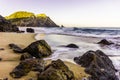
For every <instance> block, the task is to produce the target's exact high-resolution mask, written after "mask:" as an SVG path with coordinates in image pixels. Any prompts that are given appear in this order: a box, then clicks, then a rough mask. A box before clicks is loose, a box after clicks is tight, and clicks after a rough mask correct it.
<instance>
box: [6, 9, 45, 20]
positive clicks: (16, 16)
mask: <svg viewBox="0 0 120 80" xmlns="http://www.w3.org/2000/svg"><path fill="white" fill-rule="evenodd" d="M35 17H38V18H47V16H46V14H44V13H43V14H37V15H35V14H34V13H32V12H27V11H18V12H15V13H13V14H11V15H9V16H6V17H5V18H6V19H8V20H9V19H20V18H35Z"/></svg>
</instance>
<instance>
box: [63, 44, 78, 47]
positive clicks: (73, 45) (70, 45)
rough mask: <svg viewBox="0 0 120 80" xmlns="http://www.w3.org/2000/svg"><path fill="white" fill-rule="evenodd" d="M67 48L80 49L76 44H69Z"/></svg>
mask: <svg viewBox="0 0 120 80" xmlns="http://www.w3.org/2000/svg"><path fill="white" fill-rule="evenodd" d="M65 47H69V48H79V46H77V45H76V44H68V45H67V46H65Z"/></svg>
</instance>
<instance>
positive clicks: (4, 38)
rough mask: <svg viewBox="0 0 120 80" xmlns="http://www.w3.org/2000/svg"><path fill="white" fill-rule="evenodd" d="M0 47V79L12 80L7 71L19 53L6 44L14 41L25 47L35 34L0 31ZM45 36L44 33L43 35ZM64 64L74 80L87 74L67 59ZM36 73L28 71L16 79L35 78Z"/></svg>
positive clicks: (10, 69)
mask: <svg viewBox="0 0 120 80" xmlns="http://www.w3.org/2000/svg"><path fill="white" fill-rule="evenodd" d="M0 35H1V36H0V42H1V43H0V48H4V50H1V51H0V58H2V61H0V71H1V73H0V79H1V78H8V79H9V80H13V78H12V77H10V75H9V73H10V72H11V71H12V69H13V68H15V67H16V66H17V65H18V64H19V58H20V54H15V53H14V52H13V51H12V50H11V49H9V47H8V44H10V43H15V44H17V45H19V46H20V47H22V48H25V47H26V46H27V45H29V44H30V43H32V42H34V41H35V39H34V37H35V35H36V34H34V33H27V34H24V33H4V32H1V33H0ZM43 36H45V35H43ZM49 62H50V60H49V61H47V64H49ZM64 62H65V64H66V65H67V66H68V67H69V69H70V70H72V71H73V73H74V75H75V77H76V78H77V79H76V80H81V78H83V77H86V76H88V75H87V74H86V73H85V72H84V68H83V67H80V66H79V65H77V64H73V63H70V62H67V61H64ZM35 77H36V74H35V72H30V73H29V74H28V75H27V76H24V77H22V78H20V79H17V80H27V79H29V78H35Z"/></svg>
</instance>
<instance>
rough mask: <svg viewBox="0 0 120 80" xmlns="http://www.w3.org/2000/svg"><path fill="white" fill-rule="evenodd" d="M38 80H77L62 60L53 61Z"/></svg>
mask: <svg viewBox="0 0 120 80" xmlns="http://www.w3.org/2000/svg"><path fill="white" fill-rule="evenodd" d="M37 80H75V78H74V74H73V72H72V71H70V70H69V68H68V67H67V66H66V65H65V64H64V62H63V61H61V60H60V59H58V60H56V61H52V63H51V64H49V65H48V66H47V67H46V68H45V70H44V71H43V72H42V73H40V75H39V76H38V79H37Z"/></svg>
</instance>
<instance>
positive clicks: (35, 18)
mask: <svg viewBox="0 0 120 80" xmlns="http://www.w3.org/2000/svg"><path fill="white" fill-rule="evenodd" d="M5 18H6V19H7V20H9V21H10V22H11V23H12V24H13V25H17V26H23V27H24V26H25V27H27V26H28V27H31V26H32V27H58V25H56V24H55V23H54V22H53V21H52V20H51V19H50V18H49V17H48V16H46V14H44V13H43V14H37V15H35V14H34V13H31V12H26V11H18V12H15V13H13V14H11V15H10V16H7V17H5Z"/></svg>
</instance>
